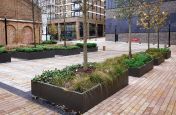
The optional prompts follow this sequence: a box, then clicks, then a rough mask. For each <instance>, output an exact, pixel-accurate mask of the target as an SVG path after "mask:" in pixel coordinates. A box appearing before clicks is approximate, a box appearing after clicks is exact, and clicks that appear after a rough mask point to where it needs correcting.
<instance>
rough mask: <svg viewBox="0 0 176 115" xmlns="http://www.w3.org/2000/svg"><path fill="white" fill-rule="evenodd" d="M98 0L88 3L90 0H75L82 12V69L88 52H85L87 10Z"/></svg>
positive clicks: (86, 62)
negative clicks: (81, 0)
mask: <svg viewBox="0 0 176 115" xmlns="http://www.w3.org/2000/svg"><path fill="white" fill-rule="evenodd" d="M97 1H98V0H93V1H92V3H90V0H83V2H80V0H77V2H78V3H79V5H80V9H81V10H82V12H83V43H84V46H83V66H84V69H85V70H86V69H87V65H88V54H87V39H88V30H87V24H88V23H87V12H88V11H89V9H90V8H94V3H96V2H97Z"/></svg>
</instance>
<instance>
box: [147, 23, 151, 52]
mask: <svg viewBox="0 0 176 115" xmlns="http://www.w3.org/2000/svg"><path fill="white" fill-rule="evenodd" d="M149 28H150V22H148V38H147V40H148V49H150V29H149Z"/></svg>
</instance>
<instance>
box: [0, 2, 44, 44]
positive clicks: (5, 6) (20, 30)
mask: <svg viewBox="0 0 176 115" xmlns="http://www.w3.org/2000/svg"><path fill="white" fill-rule="evenodd" d="M34 12H35V13H34V14H35V16H34V17H35V33H36V35H35V37H36V42H39V41H40V37H41V35H40V34H41V29H40V28H41V9H40V8H39V7H38V6H37V5H36V4H34ZM5 18H6V19H7V24H5ZM5 27H7V44H8V45H12V44H29V43H33V42H34V34H33V19H32V2H31V1H30V0H1V4H0V44H5V43H6V42H5V41H6V40H5V36H6V35H5Z"/></svg>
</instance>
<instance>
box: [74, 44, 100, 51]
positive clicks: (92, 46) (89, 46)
mask: <svg viewBox="0 0 176 115" xmlns="http://www.w3.org/2000/svg"><path fill="white" fill-rule="evenodd" d="M76 46H78V47H80V48H81V51H83V46H84V44H83V43H77V44H76ZM87 51H88V52H96V51H98V47H97V44H96V43H87Z"/></svg>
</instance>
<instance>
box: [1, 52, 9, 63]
mask: <svg viewBox="0 0 176 115" xmlns="http://www.w3.org/2000/svg"><path fill="white" fill-rule="evenodd" d="M6 62H11V55H10V54H9V53H1V54H0V63H6Z"/></svg>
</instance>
